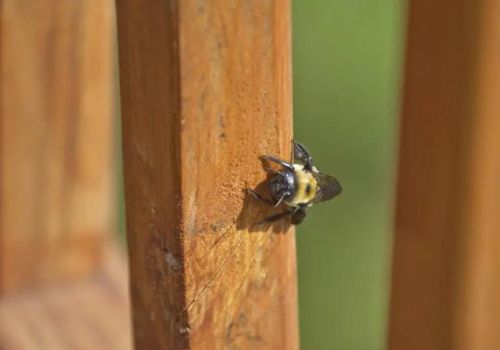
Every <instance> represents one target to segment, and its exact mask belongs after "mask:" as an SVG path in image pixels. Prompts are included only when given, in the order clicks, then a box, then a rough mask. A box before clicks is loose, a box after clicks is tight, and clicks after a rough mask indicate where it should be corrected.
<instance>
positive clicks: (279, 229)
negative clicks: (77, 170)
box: [117, 0, 298, 349]
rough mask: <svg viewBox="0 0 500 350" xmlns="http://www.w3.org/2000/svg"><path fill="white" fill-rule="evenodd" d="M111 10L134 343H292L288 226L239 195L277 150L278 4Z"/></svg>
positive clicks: (280, 123)
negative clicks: (266, 219) (270, 221)
mask: <svg viewBox="0 0 500 350" xmlns="http://www.w3.org/2000/svg"><path fill="white" fill-rule="evenodd" d="M117 15H118V33H119V51H120V79H121V98H122V114H123V142H124V155H125V185H126V211H127V231H128V244H129V252H130V261H131V290H132V303H133V315H134V328H135V344H136V348H137V349H179V348H192V349H224V348H225V349H239V348H242V349H244V348H258V349H295V348H297V347H298V335H297V309H296V297H297V295H296V276H295V238H294V232H293V230H292V229H290V227H289V225H287V224H286V223H278V224H277V225H274V226H273V227H265V226H264V227H262V226H256V225H254V224H255V223H256V222H257V221H258V220H260V219H261V218H262V217H263V215H266V214H268V213H269V210H268V209H267V208H263V207H262V206H261V205H260V204H259V203H255V202H253V201H251V200H249V199H248V198H245V195H244V189H245V188H246V187H254V186H256V185H257V184H258V183H259V182H261V181H263V180H264V179H265V173H264V171H263V169H262V166H261V163H260V161H259V159H258V157H259V156H260V155H262V154H275V155H277V156H281V157H283V158H289V157H290V151H291V147H290V146H291V145H290V141H291V138H292V137H291V135H292V129H291V127H292V125H291V119H292V115H291V66H290V4H289V1H283V0H280V1H260V2H239V1H222V0H220V1H194V0H188V1H169V2H165V1H150V2H148V4H147V5H145V4H144V3H143V2H141V1H137V0H118V1H117Z"/></svg>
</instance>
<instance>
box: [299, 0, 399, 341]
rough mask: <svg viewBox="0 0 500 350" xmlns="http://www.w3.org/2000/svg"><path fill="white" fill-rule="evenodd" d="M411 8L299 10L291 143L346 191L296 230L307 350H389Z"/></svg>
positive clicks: (341, 5) (339, 1) (345, 0)
mask: <svg viewBox="0 0 500 350" xmlns="http://www.w3.org/2000/svg"><path fill="white" fill-rule="evenodd" d="M404 20H405V3H404V2H402V1H396V0H308V1H298V0H297V1H293V20H292V23H293V74H294V115H295V124H294V128H295V130H294V131H295V138H296V139H297V140H299V141H301V142H302V143H304V144H305V145H306V146H307V147H308V148H309V151H311V153H312V155H313V157H314V160H315V164H316V166H318V168H319V169H320V170H323V171H325V172H329V173H332V174H334V175H335V176H336V177H338V179H339V180H340V181H341V183H342V185H343V187H344V192H343V193H342V195H341V196H340V197H338V198H336V199H335V200H334V201H332V202H330V203H326V204H322V205H318V206H316V207H314V208H313V209H311V210H310V211H309V213H308V214H309V215H308V218H307V220H305V221H304V223H303V224H302V225H301V226H299V227H298V229H297V247H298V264H299V265H298V267H299V299H300V332H301V334H300V336H301V348H302V349H305V350H309V349H313V350H320V349H342V350H344V349H369V350H372V349H374V350H377V349H383V348H384V347H385V337H386V321H387V310H388V293H389V280H390V245H391V236H390V231H391V225H392V196H393V190H394V188H393V187H394V171H395V156H396V147H395V146H396V141H397V115H398V110H399V96H400V91H399V90H400V88H399V86H400V76H401V74H400V71H401V63H402V58H403V55H402V53H403V50H402V47H403V45H402V44H403V40H404V28H405V25H404Z"/></svg>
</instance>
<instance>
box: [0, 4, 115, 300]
mask: <svg viewBox="0 0 500 350" xmlns="http://www.w3.org/2000/svg"><path fill="white" fill-rule="evenodd" d="M112 5H113V3H112V2H111V1H101V0H90V1H58V0H47V1H34V0H33V1H17V0H4V1H1V2H0V32H1V51H0V60H1V80H0V84H1V90H0V91H1V92H0V94H1V115H0V293H3V292H13V291H16V290H18V289H20V288H23V287H30V286H34V285H38V284H42V283H45V282H49V281H54V280H60V279H65V278H73V277H76V276H81V275H85V274H87V273H88V272H90V271H94V270H95V268H96V267H97V265H98V264H99V261H100V257H101V250H102V245H103V244H102V243H103V240H104V234H105V233H108V232H109V231H111V229H112V223H113V220H114V219H113V217H114V215H113V212H112V198H113V196H112V180H113V174H114V169H113V166H112V163H111V154H112V149H113V141H112V120H113V118H112V115H113V114H112V111H113V109H112V105H113V94H112V91H113V89H112V87H113V79H112V77H113V69H112V64H113V23H114V22H113V6H112Z"/></svg>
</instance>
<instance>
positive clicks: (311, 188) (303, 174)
mask: <svg viewBox="0 0 500 350" xmlns="http://www.w3.org/2000/svg"><path fill="white" fill-rule="evenodd" d="M293 167H294V168H295V176H296V179H297V184H296V188H295V196H294V197H293V198H290V199H289V200H288V201H286V204H287V205H289V206H292V207H296V206H298V205H299V204H307V203H308V202H309V201H311V200H312V199H313V198H314V196H315V195H316V189H317V186H318V183H317V181H316V179H315V178H314V175H313V173H311V172H309V171H304V166H303V165H300V164H294V165H293Z"/></svg>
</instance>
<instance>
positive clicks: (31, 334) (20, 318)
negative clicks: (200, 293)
mask: <svg viewBox="0 0 500 350" xmlns="http://www.w3.org/2000/svg"><path fill="white" fill-rule="evenodd" d="M107 248H109V249H107V250H106V253H105V254H104V258H103V268H102V269H101V271H99V272H98V273H96V274H94V275H92V276H88V277H86V278H81V279H79V280H78V281H72V282H71V283H66V282H58V283H53V284H52V285H50V286H42V287H36V288H33V289H31V290H26V291H22V292H19V293H16V294H10V295H8V296H3V297H2V298H1V299H0V349H6V350H11V349H13V350H33V349H38V350H67V349H72V350H73V349H74V350H86V349H94V350H129V349H132V332H131V324H130V309H129V297H128V293H127V292H128V288H127V269H126V261H125V257H124V256H123V254H122V252H121V251H120V252H118V251H117V249H116V247H107Z"/></svg>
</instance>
